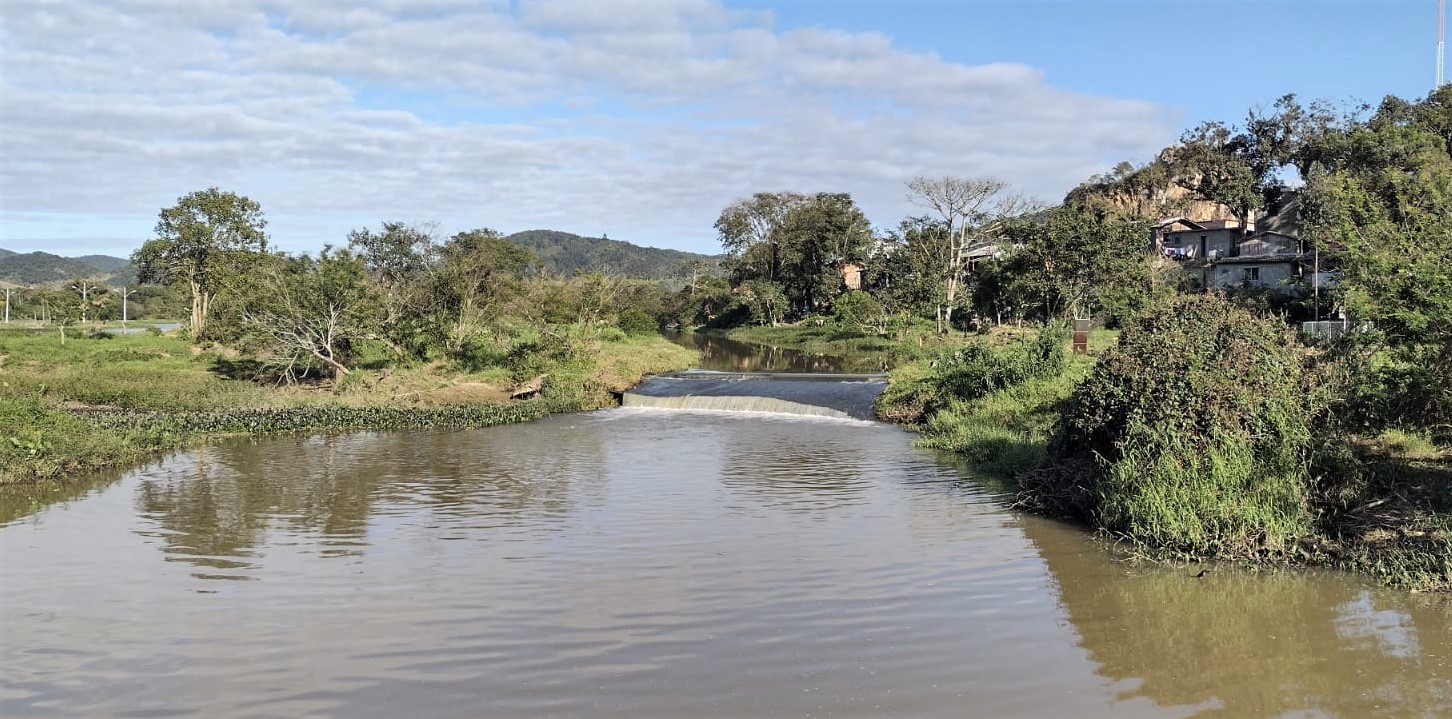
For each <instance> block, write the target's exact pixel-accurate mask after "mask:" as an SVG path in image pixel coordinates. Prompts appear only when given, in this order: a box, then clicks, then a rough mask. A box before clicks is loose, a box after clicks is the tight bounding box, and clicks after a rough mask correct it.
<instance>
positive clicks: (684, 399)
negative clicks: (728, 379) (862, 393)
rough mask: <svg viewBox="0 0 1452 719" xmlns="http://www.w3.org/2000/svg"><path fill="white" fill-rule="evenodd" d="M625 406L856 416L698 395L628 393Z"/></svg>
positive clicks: (744, 398) (780, 403) (794, 404)
mask: <svg viewBox="0 0 1452 719" xmlns="http://www.w3.org/2000/svg"><path fill="white" fill-rule="evenodd" d="M620 404H621V406H623V407H651V408H655V409H679V410H696V411H708V412H772V413H775V414H799V415H805V416H809V417H836V418H838V419H851V418H852V415H850V414H847V413H846V412H843V411H842V410H839V409H832V408H830V407H817V406H814V405H810V404H802V403H801V402H789V401H787V400H784V399H777V398H775V397H751V396H730V395H727V396H696V395H677V396H670V397H657V396H650V395H643V394H635V393H633V392H628V393H626V394H625V396H624V397H623V398H622V400H621V403H620Z"/></svg>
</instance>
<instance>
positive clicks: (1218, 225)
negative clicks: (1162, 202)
mask: <svg viewBox="0 0 1452 719" xmlns="http://www.w3.org/2000/svg"><path fill="white" fill-rule="evenodd" d="M1251 230H1254V225H1252V226H1251V227H1250V228H1248V230H1247V231H1251ZM1243 234H1245V232H1242V231H1241V228H1240V223H1239V222H1236V221H1235V220H1203V221H1195V220H1191V219H1188V218H1184V217H1171V218H1170V219H1167V220H1164V221H1163V222H1160V223H1158V224H1155V225H1152V226H1151V227H1150V239H1151V242H1152V243H1153V249H1154V252H1155V254H1159V255H1164V256H1165V257H1169V258H1170V259H1174V260H1200V261H1203V260H1205V259H1207V258H1216V257H1228V256H1229V255H1230V252H1231V249H1232V248H1233V247H1234V245H1235V243H1236V241H1237V240H1238V239H1239V238H1240V237H1241V235H1243Z"/></svg>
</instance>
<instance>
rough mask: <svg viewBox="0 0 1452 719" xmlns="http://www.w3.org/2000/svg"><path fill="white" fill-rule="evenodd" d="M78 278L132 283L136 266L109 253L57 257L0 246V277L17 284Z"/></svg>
mask: <svg viewBox="0 0 1452 719" xmlns="http://www.w3.org/2000/svg"><path fill="white" fill-rule="evenodd" d="M80 278H86V279H93V280H100V281H103V282H105V283H107V284H111V285H130V284H135V283H136V268H135V267H133V266H132V265H131V260H127V259H122V258H120V257H111V256H109V255H86V256H85V257H61V256H59V255H52V254H50V253H49V252H12V251H10V250H6V249H0V281H5V282H10V283H14V284H17V285H49V284H55V283H61V282H65V281H67V280H74V279H80Z"/></svg>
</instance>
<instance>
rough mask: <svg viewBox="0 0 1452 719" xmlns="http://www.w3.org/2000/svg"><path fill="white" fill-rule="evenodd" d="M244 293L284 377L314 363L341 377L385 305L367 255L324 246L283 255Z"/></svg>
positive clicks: (253, 322) (249, 314)
mask: <svg viewBox="0 0 1452 719" xmlns="http://www.w3.org/2000/svg"><path fill="white" fill-rule="evenodd" d="M269 265H270V267H269V268H268V269H267V270H265V271H264V272H263V277H262V279H261V282H260V287H259V289H260V291H259V292H255V293H252V294H250V295H249V296H248V297H247V298H245V303H244V309H243V313H242V315H243V318H244V321H245V322H246V324H247V325H248V326H249V328H250V330H251V333H252V334H253V336H255V337H260V338H261V344H262V351H263V352H264V353H265V354H267V355H268V356H269V357H270V360H269V362H270V364H272V365H273V366H274V367H276V368H277V369H278V370H279V372H280V373H281V375H282V376H283V377H286V378H288V379H293V380H295V379H296V378H297V377H298V375H299V374H301V373H303V372H305V371H306V370H307V369H310V368H311V367H313V366H315V365H321V369H323V370H324V371H326V372H328V373H329V374H330V375H331V376H332V378H333V381H334V382H338V381H340V380H342V378H343V377H345V376H346V375H347V374H348V373H349V372H351V369H350V368H349V367H348V365H350V364H352V363H353V362H354V360H355V359H356V357H357V355H358V348H359V344H360V342H361V341H362V340H365V339H371V338H375V337H376V330H377V328H378V325H379V319H380V317H381V315H382V307H381V304H382V303H381V302H380V301H379V300H380V297H379V295H380V294H381V293H380V292H379V290H378V287H377V286H376V285H375V284H374V282H373V280H372V279H371V278H370V277H369V276H368V273H367V272H366V271H365V265H364V260H363V258H362V257H361V256H359V255H355V254H353V253H351V252H349V251H347V250H333V249H332V248H329V247H324V248H323V250H322V252H320V253H319V254H318V257H317V259H313V258H311V257H308V256H306V255H302V256H298V257H281V258H277V259H276V261H274V262H271V263H269Z"/></svg>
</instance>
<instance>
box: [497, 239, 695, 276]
mask: <svg viewBox="0 0 1452 719" xmlns="http://www.w3.org/2000/svg"><path fill="white" fill-rule="evenodd" d="M504 239H506V240H508V241H509V242H512V243H514V244H516V245H519V246H520V247H524V248H527V249H529V250H530V251H531V252H533V253H534V254H535V256H536V257H538V258H539V259H540V262H542V263H543V264H544V269H545V270H546V271H547V272H552V273H558V274H560V275H563V276H565V277H569V276H571V275H574V274H575V272H576V271H585V272H591V271H595V272H602V273H604V274H607V275H617V276H621V277H643V278H650V279H668V278H675V277H683V276H686V275H689V274H690V272H691V265H692V263H694V262H696V261H700V262H701V270H702V271H703V272H716V271H717V270H716V267H717V265H718V264H719V262H720V259H721V258H720V257H716V256H712V255H700V254H696V253H694V252H681V251H680V250H663V249H660V248H657V247H641V246H639V245H632V244H630V243H629V242H622V241H620V240H611V239H606V238H604V237H581V236H579V235H576V234H572V233H569V232H559V231H556V230H527V231H525V232H516V233H514V234H512V235H509V236H508V237H506V238H504Z"/></svg>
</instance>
